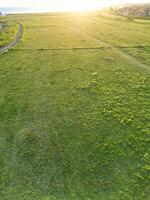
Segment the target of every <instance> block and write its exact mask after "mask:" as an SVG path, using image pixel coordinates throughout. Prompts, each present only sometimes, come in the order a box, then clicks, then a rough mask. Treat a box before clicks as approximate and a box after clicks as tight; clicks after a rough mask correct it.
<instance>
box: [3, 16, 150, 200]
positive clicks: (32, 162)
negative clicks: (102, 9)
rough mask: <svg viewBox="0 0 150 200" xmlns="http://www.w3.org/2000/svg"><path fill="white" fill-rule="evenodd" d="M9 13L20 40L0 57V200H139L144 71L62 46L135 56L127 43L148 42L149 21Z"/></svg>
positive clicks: (116, 58)
mask: <svg viewBox="0 0 150 200" xmlns="http://www.w3.org/2000/svg"><path fill="white" fill-rule="evenodd" d="M15 18H18V21H20V22H22V23H23V24H24V36H23V40H22V42H21V43H20V44H19V45H18V46H17V47H16V48H14V50H13V51H9V52H7V53H6V54H3V55H0V61H1V62H0V96H1V98H0V111H1V112H0V191H1V193H0V194H1V195H0V199H1V200H12V199H13V200H20V199H25V200H26V199H31V200H35V199H36V200H55V199H56V200H66V199H67V200H70V199H72V200H80V199H84V200H85V199H88V200H90V199H91V200H99V199H101V200H121V199H122V200H126V199H129V200H139V199H142V200H148V198H149V196H148V195H149V194H148V193H149V185H148V182H149V146H148V142H149V133H148V128H149V127H148V119H149V112H148V108H149V105H150V102H149V82H150V81H149V70H148V69H144V68H141V67H140V66H136V65H135V64H134V63H132V62H131V60H128V59H125V58H124V57H120V54H118V53H117V51H115V50H112V49H105V48H104V49H99V50H94V49H91V50H88V49H86V50H85V49H80V50H67V49H68V48H71V47H74V48H75V47H78V48H79V47H83V48H84V47H102V46H104V47H106V46H112V45H115V46H122V45H123V46H124V45H125V46H126V47H128V46H129V47H130V48H129V49H130V52H129V51H127V52H129V53H131V54H132V56H134V57H135V58H137V60H138V59H139V60H140V58H139V56H138V55H137V54H136V51H131V49H132V48H131V47H132V46H134V48H135V49H136V50H137V48H136V47H135V46H136V45H141V44H144V45H146V46H149V43H150V40H149V35H150V29H149V26H150V24H147V22H146V23H145V24H143V20H142V24H141V23H136V22H127V21H123V22H122V20H118V19H112V20H111V19H110V18H108V17H103V16H99V14H97V13H94V14H90V15H89V14H84V15H78V17H77V16H76V15H71V14H70V15H69V14H55V15H54V14H53V15H43V16H42V15H41V16H40V15H21V16H18V17H17V16H16V17H15ZM137 33H138V34H137ZM143 36H144V37H143ZM118 37H119V38H118ZM43 48H46V49H45V50H42V49H43ZM52 48H66V50H63V51H58V50H55V51H52V50H51V49H52ZM127 49H128V48H127ZM147 49H148V51H149V47H147ZM137 56H138V57H137ZM144 56H145V58H146V59H147V60H146V61H145V60H142V62H143V63H145V64H146V65H147V66H148V65H149V63H150V60H149V58H147V51H145V48H143V57H144Z"/></svg>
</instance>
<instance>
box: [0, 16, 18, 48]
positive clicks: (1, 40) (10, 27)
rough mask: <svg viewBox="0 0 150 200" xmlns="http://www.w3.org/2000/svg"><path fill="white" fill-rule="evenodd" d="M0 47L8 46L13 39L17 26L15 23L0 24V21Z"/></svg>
mask: <svg viewBox="0 0 150 200" xmlns="http://www.w3.org/2000/svg"><path fill="white" fill-rule="evenodd" d="M0 25H1V26H0V27H1V28H0V47H3V46H5V45H7V44H9V43H10V42H11V41H12V40H13V39H14V37H15V35H16V32H17V28H18V26H17V24H16V23H15V22H8V23H6V22H5V21H4V22H3V23H1V19H0Z"/></svg>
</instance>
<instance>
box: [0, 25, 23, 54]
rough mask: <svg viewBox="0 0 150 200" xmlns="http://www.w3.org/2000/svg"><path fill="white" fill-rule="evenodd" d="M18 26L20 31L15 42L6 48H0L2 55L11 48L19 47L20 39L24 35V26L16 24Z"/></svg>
mask: <svg viewBox="0 0 150 200" xmlns="http://www.w3.org/2000/svg"><path fill="white" fill-rule="evenodd" d="M16 23H17V24H18V31H17V33H16V36H15V38H14V40H13V41H11V42H10V43H9V44H8V45H6V46H4V47H0V53H4V52H6V51H8V50H9V49H10V48H12V47H14V46H16V45H17V43H18V42H19V41H20V39H21V38H22V33H23V26H22V24H21V23H19V22H16Z"/></svg>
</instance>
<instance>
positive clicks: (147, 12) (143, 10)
mask: <svg viewBox="0 0 150 200" xmlns="http://www.w3.org/2000/svg"><path fill="white" fill-rule="evenodd" d="M111 11H113V12H114V13H116V14H119V15H123V16H128V15H133V16H150V4H148V5H143V6H142V5H141V6H140V5H138V6H137V5H127V6H123V7H115V8H114V9H112V8H111Z"/></svg>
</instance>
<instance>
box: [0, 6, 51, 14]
mask: <svg viewBox="0 0 150 200" xmlns="http://www.w3.org/2000/svg"><path fill="white" fill-rule="evenodd" d="M41 12H52V10H50V9H46V8H42V9H41V8H31V7H0V13H2V14H15V13H41Z"/></svg>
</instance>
